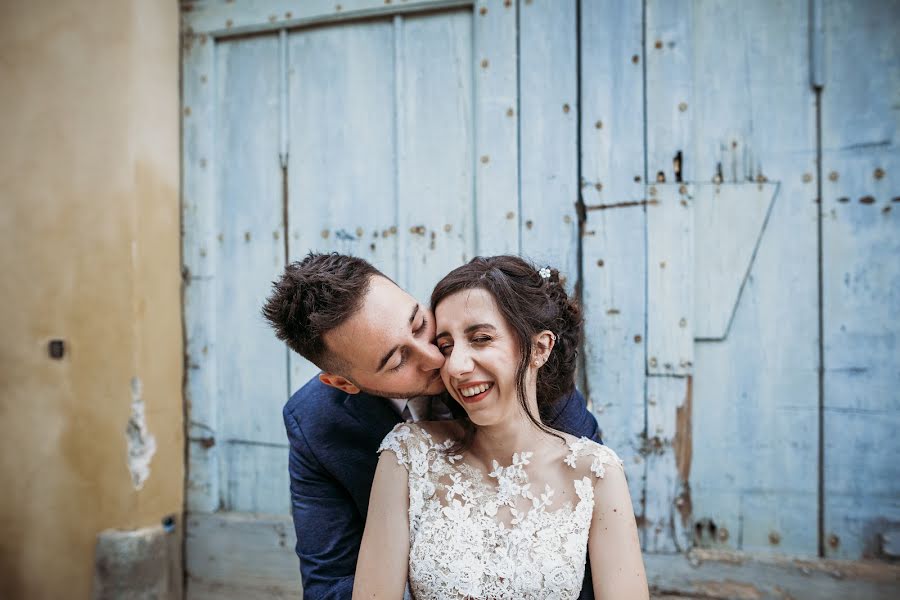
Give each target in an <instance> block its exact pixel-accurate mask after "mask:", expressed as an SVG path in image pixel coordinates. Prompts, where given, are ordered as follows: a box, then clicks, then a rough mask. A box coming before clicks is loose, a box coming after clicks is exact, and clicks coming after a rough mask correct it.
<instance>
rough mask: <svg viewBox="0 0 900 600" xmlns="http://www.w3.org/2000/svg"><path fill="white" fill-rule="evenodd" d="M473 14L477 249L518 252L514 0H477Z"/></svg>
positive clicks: (481, 251) (488, 252) (482, 252)
mask: <svg viewBox="0 0 900 600" xmlns="http://www.w3.org/2000/svg"><path fill="white" fill-rule="evenodd" d="M474 11H475V12H474V15H473V17H472V19H473V24H472V35H473V55H472V61H473V66H472V73H473V85H474V103H475V105H474V128H475V149H474V160H475V168H474V176H475V231H474V236H475V250H474V253H475V254H479V255H482V256H492V255H495V254H509V253H516V252H518V251H519V147H518V146H519V126H518V123H519V90H518V76H519V75H518V74H519V70H518V69H519V57H518V49H517V40H518V28H517V19H518V16H517V15H518V5H517V2H503V1H501V0H478V1H477V2H476V3H475V7H474Z"/></svg>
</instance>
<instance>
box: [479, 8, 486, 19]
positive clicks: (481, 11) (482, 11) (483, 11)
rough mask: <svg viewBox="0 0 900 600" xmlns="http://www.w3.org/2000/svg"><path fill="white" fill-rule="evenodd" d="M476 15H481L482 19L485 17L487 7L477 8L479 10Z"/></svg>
mask: <svg viewBox="0 0 900 600" xmlns="http://www.w3.org/2000/svg"><path fill="white" fill-rule="evenodd" d="M478 14H479V15H481V16H482V17H483V16H484V15H486V14H487V6H482V7H481V8H479V9H478Z"/></svg>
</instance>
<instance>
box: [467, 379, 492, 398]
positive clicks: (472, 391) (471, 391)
mask: <svg viewBox="0 0 900 600" xmlns="http://www.w3.org/2000/svg"><path fill="white" fill-rule="evenodd" d="M489 387H491V384H489V383H482V384H481V385H476V386H474V387H470V388H465V389H460V393H461V394H462V395H463V396H465V397H466V398H471V397H472V396H477V395H478V394H480V393H482V392H484V391H485V390H487V389H488V388H489Z"/></svg>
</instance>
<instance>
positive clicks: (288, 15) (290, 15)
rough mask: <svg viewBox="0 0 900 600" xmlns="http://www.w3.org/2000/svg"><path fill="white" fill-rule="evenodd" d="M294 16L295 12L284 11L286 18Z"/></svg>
mask: <svg viewBox="0 0 900 600" xmlns="http://www.w3.org/2000/svg"><path fill="white" fill-rule="evenodd" d="M293 16H294V13H292V12H291V11H287V12H286V13H284V18H285V19H290V18H291V17H293Z"/></svg>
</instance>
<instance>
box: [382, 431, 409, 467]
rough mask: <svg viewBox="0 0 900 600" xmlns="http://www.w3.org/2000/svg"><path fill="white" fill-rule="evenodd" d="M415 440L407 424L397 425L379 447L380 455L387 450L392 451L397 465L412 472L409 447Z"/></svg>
mask: <svg viewBox="0 0 900 600" xmlns="http://www.w3.org/2000/svg"><path fill="white" fill-rule="evenodd" d="M412 438H413V432H412V429H411V428H410V425H409V424H407V423H397V424H396V425H394V428H393V429H391V430H390V432H388V434H387V435H386V436H384V439H383V440H381V445H380V446H378V454H381V453H382V452H383V451H385V450H390V451H391V452H393V453H394V455H395V456H396V457H397V463H399V464H400V465H401V466H403V467H405V468H406V470H407V471H409V470H410V464H411V460H410V452H409V446H410V442H411V441H412Z"/></svg>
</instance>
